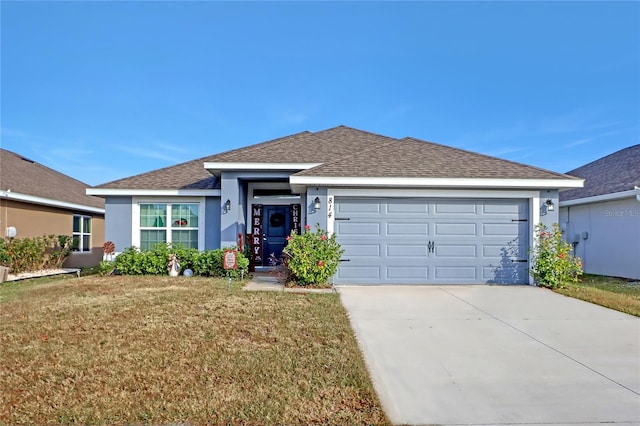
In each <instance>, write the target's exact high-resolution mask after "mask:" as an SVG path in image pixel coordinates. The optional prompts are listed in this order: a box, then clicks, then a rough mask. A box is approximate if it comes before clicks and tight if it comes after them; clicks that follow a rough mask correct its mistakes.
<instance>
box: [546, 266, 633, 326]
mask: <svg viewBox="0 0 640 426" xmlns="http://www.w3.org/2000/svg"><path fill="white" fill-rule="evenodd" d="M554 291H556V292H557V293H561V294H564V295H566V296H571V297H575V298H577V299H581V300H585V301H587V302H591V303H595V304H598V305H601V306H605V307H607V308H611V309H615V310H618V311H620V312H625V313H627V314H631V315H635V316H640V282H638V281H633V280H628V279H625V278H614V277H606V276H601V275H588V274H586V275H584V276H583V277H582V282H580V283H578V284H567V285H566V286H565V287H564V288H558V289H554Z"/></svg>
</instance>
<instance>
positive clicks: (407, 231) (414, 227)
mask: <svg viewBox="0 0 640 426" xmlns="http://www.w3.org/2000/svg"><path fill="white" fill-rule="evenodd" d="M386 225H387V226H386V229H387V235H388V236H397V235H408V236H411V237H419V236H425V237H426V236H428V235H429V224H428V223H396V222H388V223H387V224H386Z"/></svg>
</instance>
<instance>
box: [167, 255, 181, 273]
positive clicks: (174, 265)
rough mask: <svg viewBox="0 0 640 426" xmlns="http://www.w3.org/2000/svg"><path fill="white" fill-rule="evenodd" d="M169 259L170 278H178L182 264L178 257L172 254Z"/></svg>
mask: <svg viewBox="0 0 640 426" xmlns="http://www.w3.org/2000/svg"><path fill="white" fill-rule="evenodd" d="M169 259H170V260H169V264H168V265H167V270H168V271H169V276H171V277H177V276H178V274H180V263H178V257H177V256H176V255H175V254H172V255H171V257H170V258H169Z"/></svg>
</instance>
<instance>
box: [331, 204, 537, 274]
mask: <svg viewBox="0 0 640 426" xmlns="http://www.w3.org/2000/svg"><path fill="white" fill-rule="evenodd" d="M335 205H336V206H335V232H336V235H337V239H338V242H339V243H340V244H341V245H342V248H343V249H344V250H345V253H344V255H343V256H342V262H341V264H340V267H339V269H338V273H337V274H336V278H335V283H336V284H481V283H500V284H524V283H528V282H529V278H528V274H527V267H528V263H527V262H528V260H527V259H528V247H529V241H528V233H529V222H528V215H529V208H528V201H527V200H512V199H509V200H502V199H487V200H456V199H427V198H409V199H398V198H340V197H337V198H336V202H335Z"/></svg>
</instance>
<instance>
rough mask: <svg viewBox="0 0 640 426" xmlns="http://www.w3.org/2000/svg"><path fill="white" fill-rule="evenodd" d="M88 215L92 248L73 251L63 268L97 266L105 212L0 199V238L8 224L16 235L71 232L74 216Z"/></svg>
mask: <svg viewBox="0 0 640 426" xmlns="http://www.w3.org/2000/svg"><path fill="white" fill-rule="evenodd" d="M74 214H81V215H84V216H91V218H92V219H91V228H92V230H91V246H92V248H91V251H90V252H84V253H77V252H74V253H72V254H71V256H69V258H68V259H67V261H66V262H65V265H64V266H66V267H70V268H80V267H85V266H94V265H97V264H98V263H99V262H100V261H101V260H102V244H103V243H104V215H101V214H96V213H86V212H80V211H72V210H65V209H59V208H56V207H49V206H42V205H38V204H30V203H23V202H20V201H14V200H6V199H2V200H0V237H4V236H5V235H6V229H7V227H10V226H13V227H15V228H16V231H17V233H16V238H26V237H30V238H33V237H41V236H43V235H51V234H54V235H71V234H72V233H73V215H74Z"/></svg>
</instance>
